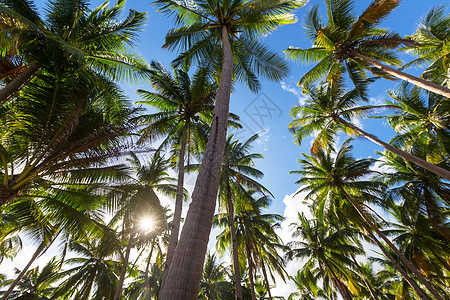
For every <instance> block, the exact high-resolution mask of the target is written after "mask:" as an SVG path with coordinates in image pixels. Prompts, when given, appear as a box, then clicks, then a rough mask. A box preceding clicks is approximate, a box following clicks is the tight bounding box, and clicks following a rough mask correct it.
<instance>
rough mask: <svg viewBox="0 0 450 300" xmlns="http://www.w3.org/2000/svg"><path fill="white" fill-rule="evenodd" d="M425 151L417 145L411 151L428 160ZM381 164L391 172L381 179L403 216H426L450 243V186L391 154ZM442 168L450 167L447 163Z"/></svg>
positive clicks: (385, 155) (383, 175)
mask: <svg viewBox="0 0 450 300" xmlns="http://www.w3.org/2000/svg"><path fill="white" fill-rule="evenodd" d="M425 147H426V146H417V145H416V146H415V147H414V148H413V149H412V150H413V153H414V154H416V155H417V156H422V157H426V156H427V151H426V150H424V148H425ZM436 156H438V155H436ZM435 159H436V157H435ZM382 164H383V165H385V166H388V167H389V169H390V172H387V173H385V174H382V175H381V177H382V178H383V180H384V182H385V183H386V184H388V185H389V186H391V189H390V190H389V191H388V196H389V197H391V198H392V200H393V201H395V202H397V203H401V205H402V210H403V214H404V215H409V216H411V217H413V218H415V217H416V214H417V213H423V214H425V215H427V217H428V218H429V220H430V222H431V224H432V226H433V228H434V229H435V230H436V231H437V232H438V233H439V234H440V235H441V237H442V238H444V239H446V240H447V241H448V242H450V227H449V225H448V223H447V221H446V220H447V216H448V213H449V209H450V186H449V184H448V183H447V182H445V181H444V180H443V179H442V178H440V177H438V176H436V175H435V174H433V173H430V172H428V171H426V170H424V169H422V168H419V167H417V166H415V165H411V164H409V163H408V162H407V161H405V160H404V159H402V158H400V157H398V156H396V155H393V154H391V153H384V155H383V163H382ZM441 165H442V166H446V167H447V168H448V167H449V164H448V162H446V161H445V160H444V159H442V161H441Z"/></svg>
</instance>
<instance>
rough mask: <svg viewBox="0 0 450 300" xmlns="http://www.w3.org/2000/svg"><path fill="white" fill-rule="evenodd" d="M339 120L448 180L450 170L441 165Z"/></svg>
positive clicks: (449, 178) (370, 139)
mask: <svg viewBox="0 0 450 300" xmlns="http://www.w3.org/2000/svg"><path fill="white" fill-rule="evenodd" d="M339 122H341V123H342V124H344V125H345V126H347V127H350V128H351V129H353V130H354V131H356V132H357V133H358V134H360V135H362V136H363V137H365V138H366V139H368V140H369V141H372V142H374V143H375V144H377V145H380V146H381V147H383V148H385V149H386V150H389V151H391V152H392V153H394V154H396V155H398V156H400V157H403V158H404V159H406V160H408V161H410V162H412V163H415V164H416V165H418V166H420V167H422V168H424V169H427V170H428V171H430V172H433V173H434V174H436V175H438V176H441V177H442V178H445V179H447V180H450V171H447V170H445V169H443V168H441V167H438V166H436V165H433V164H432V163H429V162H427V161H425V160H423V159H421V158H419V157H417V156H414V155H412V154H411V153H408V152H405V151H403V150H400V149H398V148H396V147H394V146H392V145H390V144H388V143H385V142H383V141H381V140H380V139H378V138H377V137H376V136H374V135H373V134H370V133H367V132H365V131H364V130H362V129H361V128H359V127H357V126H355V125H353V124H352V123H350V122H347V121H345V120H344V119H342V118H340V119H339Z"/></svg>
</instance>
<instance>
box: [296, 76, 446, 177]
mask: <svg viewBox="0 0 450 300" xmlns="http://www.w3.org/2000/svg"><path fill="white" fill-rule="evenodd" d="M304 91H305V93H306V94H308V96H309V97H308V99H307V100H306V102H305V104H304V105H297V106H294V107H293V108H292V109H291V116H292V118H293V119H294V120H293V121H292V122H291V124H290V125H289V128H290V130H291V131H292V132H294V133H295V134H296V137H297V142H298V143H301V142H302V141H303V139H305V138H306V137H307V136H310V135H312V134H314V133H315V132H318V134H317V137H316V139H315V141H314V143H313V145H312V148H311V151H312V153H315V152H317V151H318V149H320V148H323V147H327V145H329V144H330V143H332V142H333V141H334V137H335V135H336V133H337V132H339V131H342V132H344V133H347V134H352V135H362V136H364V137H365V138H366V139H368V140H370V141H372V142H374V143H375V144H377V145H380V146H382V147H383V148H385V149H387V150H389V151H391V152H393V153H395V154H396V155H398V156H401V157H403V158H405V159H407V160H409V161H411V162H413V163H415V164H417V165H419V166H421V167H423V168H425V169H427V170H429V171H431V172H433V173H435V174H437V175H439V176H441V177H443V178H445V179H448V180H450V171H448V170H446V169H444V168H441V167H439V166H436V165H434V164H432V163H430V162H428V161H425V160H423V159H422V158H420V157H416V156H414V155H412V154H411V153H408V152H405V151H403V150H400V149H398V148H396V147H394V146H392V145H390V144H388V143H385V142H383V141H381V140H380V139H378V138H377V137H376V136H374V135H373V134H370V133H367V132H365V131H364V130H362V129H361V128H359V127H357V126H355V125H354V124H353V123H352V118H356V117H361V116H364V115H366V114H369V113H370V112H372V111H374V109H376V108H380V107H373V106H358V105H357V103H358V99H359V95H358V92H357V90H351V91H349V92H345V90H344V88H343V86H342V84H341V83H340V82H339V81H335V82H333V83H323V84H321V85H319V86H317V87H315V86H310V85H308V86H305V89H304ZM387 107H388V108H390V107H393V106H390V105H388V106H387ZM394 108H395V106H394Z"/></svg>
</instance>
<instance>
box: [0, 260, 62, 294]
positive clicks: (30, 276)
mask: <svg viewBox="0 0 450 300" xmlns="http://www.w3.org/2000/svg"><path fill="white" fill-rule="evenodd" d="M60 266H61V263H60V262H59V261H57V260H56V259H55V258H53V259H51V260H50V261H49V262H47V264H45V265H44V266H43V267H42V268H40V267H36V268H34V269H31V270H28V271H27V272H26V274H25V276H23V277H22V278H21V280H20V281H19V283H18V284H17V288H18V290H15V291H13V292H12V293H11V295H10V299H17V300H19V299H22V300H26V299H36V300H46V299H49V297H50V296H51V295H52V293H53V291H54V290H55V287H54V284H56V283H57V282H58V281H59V280H60V279H61V275H60ZM15 271H16V273H17V274H18V273H20V270H18V269H16V270H15ZM8 283H9V282H8V281H6V282H4V283H3V284H8ZM4 293H5V292H1V293H0V295H1V294H4Z"/></svg>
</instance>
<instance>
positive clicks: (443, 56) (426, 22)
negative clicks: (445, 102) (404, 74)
mask: <svg viewBox="0 0 450 300" xmlns="http://www.w3.org/2000/svg"><path fill="white" fill-rule="evenodd" d="M444 12H445V6H444V5H439V6H435V7H433V8H431V9H430V10H429V11H428V13H427V14H426V15H425V17H423V18H421V19H420V20H419V25H418V27H417V30H416V32H415V33H414V34H413V35H411V36H409V38H411V39H412V40H414V41H415V42H417V43H418V45H417V46H416V47H413V48H412V49H410V48H408V47H405V50H412V51H413V53H414V54H416V55H418V56H419V58H417V59H415V60H413V61H412V62H410V63H408V64H406V65H404V66H403V68H406V67H409V66H412V65H424V64H430V65H429V66H428V67H427V68H426V69H425V71H424V72H423V73H422V76H421V77H423V79H425V80H430V81H434V82H437V83H439V84H442V85H447V87H450V81H449V80H448V75H446V74H448V72H449V70H450V64H449V62H448V60H449V58H450V52H449V49H448V46H446V43H447V41H448V40H449V39H450V16H449V15H444Z"/></svg>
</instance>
